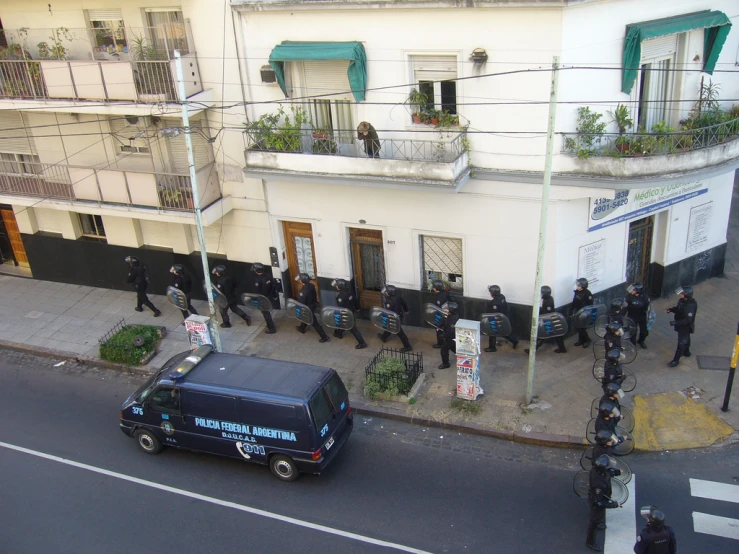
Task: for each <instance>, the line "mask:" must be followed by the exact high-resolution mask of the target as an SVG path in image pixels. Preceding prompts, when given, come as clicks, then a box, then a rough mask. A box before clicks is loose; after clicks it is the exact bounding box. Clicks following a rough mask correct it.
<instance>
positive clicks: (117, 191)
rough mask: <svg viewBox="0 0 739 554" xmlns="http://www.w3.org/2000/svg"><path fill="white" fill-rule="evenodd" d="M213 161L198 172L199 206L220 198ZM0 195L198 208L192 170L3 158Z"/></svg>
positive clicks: (164, 207) (142, 205)
mask: <svg viewBox="0 0 739 554" xmlns="http://www.w3.org/2000/svg"><path fill="white" fill-rule="evenodd" d="M211 165H212V164H209V165H206V166H205V167H203V168H201V169H200V170H199V171H198V179H199V184H200V188H199V194H200V205H201V207H203V208H205V207H207V206H208V205H210V204H212V203H213V202H215V201H216V200H218V199H219V198H220V190H219V187H218V182H217V179H216V180H214V179H213V175H214V173H215V172H213V171H210V168H211ZM0 194H12V195H18V196H31V197H41V198H50V199H61V200H79V201H92V202H102V203H106V204H122V205H126V206H140V207H155V208H160V209H163V210H172V211H181V212H193V211H194V201H193V197H192V188H191V185H190V176H189V175H178V174H172V173H146V172H139V171H122V170H113V169H92V168H82V167H69V166H61V165H51V164H41V163H23V162H0Z"/></svg>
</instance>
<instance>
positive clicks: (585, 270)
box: [577, 239, 606, 289]
mask: <svg viewBox="0 0 739 554" xmlns="http://www.w3.org/2000/svg"><path fill="white" fill-rule="evenodd" d="M577 259H578V262H577V277H578V278H580V277H584V278H585V279H587V280H588V287H589V288H591V289H592V288H593V285H595V284H596V283H597V282H599V281H600V280H601V279H602V278H603V273H604V272H605V267H606V240H605V239H601V240H599V241H597V242H593V243H590V244H586V245H585V246H581V247H580V252H579V256H578V258H577Z"/></svg>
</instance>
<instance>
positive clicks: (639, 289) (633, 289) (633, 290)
mask: <svg viewBox="0 0 739 554" xmlns="http://www.w3.org/2000/svg"><path fill="white" fill-rule="evenodd" d="M626 292H628V293H629V294H642V293H643V292H644V285H642V284H641V283H634V284H633V285H629V287H628V288H627V289H626Z"/></svg>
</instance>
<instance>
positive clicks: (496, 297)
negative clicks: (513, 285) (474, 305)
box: [485, 285, 518, 352]
mask: <svg viewBox="0 0 739 554" xmlns="http://www.w3.org/2000/svg"><path fill="white" fill-rule="evenodd" d="M488 292H489V293H490V300H488V305H487V310H488V313H489V314H503V315H504V316H506V317H509V315H508V302H506V299H505V295H503V294H501V293H500V287H499V286H498V285H490V286H489V287H488ZM505 339H506V340H507V341H508V342H510V343H511V344H512V345H513V348H516V346H518V337H516V335H514V334H513V333H511V334H510V335H508V336H507V337H505ZM496 342H497V337H493V336H488V347H487V348H485V352H497V351H498V349H497V347H496Z"/></svg>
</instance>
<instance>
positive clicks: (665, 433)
mask: <svg viewBox="0 0 739 554" xmlns="http://www.w3.org/2000/svg"><path fill="white" fill-rule="evenodd" d="M634 420H635V422H636V426H635V427H634V432H633V436H634V442H635V443H636V449H637V450H643V451H662V450H679V449H683V448H702V447H705V446H710V445H712V444H713V443H714V442H716V441H717V440H719V439H722V438H724V437H727V436H729V435H731V434H732V433H733V432H734V429H733V427H731V425H728V424H727V423H725V422H724V421H723V420H722V419H721V418H719V417H718V416H716V415H715V414H714V413H713V412H711V410H709V409H708V408H706V406H704V405H703V404H698V403H697V402H695V400H693V399H692V398H686V397H685V396H683V395H682V394H680V393H679V392H670V393H665V394H650V395H645V396H635V397H634Z"/></svg>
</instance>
